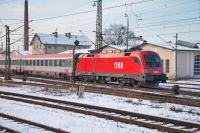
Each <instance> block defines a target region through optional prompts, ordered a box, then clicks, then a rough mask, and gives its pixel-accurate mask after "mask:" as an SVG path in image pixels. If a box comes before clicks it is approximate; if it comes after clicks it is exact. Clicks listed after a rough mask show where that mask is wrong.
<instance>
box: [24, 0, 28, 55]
mask: <svg viewBox="0 0 200 133" xmlns="http://www.w3.org/2000/svg"><path fill="white" fill-rule="evenodd" d="M28 50H29V21H28V0H25V2H24V51H28Z"/></svg>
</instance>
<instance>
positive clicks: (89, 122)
mask: <svg viewBox="0 0 200 133" xmlns="http://www.w3.org/2000/svg"><path fill="white" fill-rule="evenodd" d="M0 105H1V109H0V110H1V112H4V113H5V112H6V113H8V114H10V115H14V116H17V117H22V118H24V119H27V120H31V121H35V122H38V123H43V124H47V125H49V126H53V127H57V128H60V129H62V130H66V131H69V132H73V133H120V132H121V133H133V132H138V133H139V132H158V131H157V130H153V129H147V128H143V127H138V126H135V125H128V124H123V123H118V122H114V121H109V120H105V119H101V118H97V117H93V116H87V115H83V114H78V113H72V112H67V111H62V110H58V109H52V108H47V107H42V106H37V105H30V104H26V103H19V102H15V101H9V100H1V101H0ZM0 123H1V125H3V123H2V121H1V120H0ZM16 129H17V130H20V132H27V130H30V129H28V127H27V128H23V129H18V127H17V128H16Z"/></svg>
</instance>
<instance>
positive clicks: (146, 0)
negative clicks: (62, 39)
mask: <svg viewBox="0 0 200 133" xmlns="http://www.w3.org/2000/svg"><path fill="white" fill-rule="evenodd" d="M150 1H153V0H143V1H138V2H131V3H128V4H126V5H125V4H121V5H115V6H110V7H106V8H103V10H110V9H114V8H119V7H124V6H131V5H134V4H141V3H146V2H150ZM91 12H96V10H88V11H82V12H77V13H71V14H65V15H58V16H53V17H46V18H39V19H33V20H32V21H41V20H49V19H56V18H63V17H68V16H74V15H81V14H87V13H91Z"/></svg>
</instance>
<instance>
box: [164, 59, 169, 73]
mask: <svg viewBox="0 0 200 133" xmlns="http://www.w3.org/2000/svg"><path fill="white" fill-rule="evenodd" d="M165 68H166V73H169V59H167V60H166V67H165Z"/></svg>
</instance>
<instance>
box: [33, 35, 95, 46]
mask: <svg viewBox="0 0 200 133" xmlns="http://www.w3.org/2000/svg"><path fill="white" fill-rule="evenodd" d="M35 36H37V37H39V39H40V41H41V43H42V44H44V45H48V44H58V45H74V42H75V41H76V40H78V41H79V45H89V46H91V45H92V42H91V41H90V40H89V39H88V38H87V37H86V36H84V35H70V37H69V36H65V35H64V34H58V36H57V37H56V36H55V35H53V34H46V33H37V34H35ZM35 36H34V38H35ZM34 38H33V39H34Z"/></svg>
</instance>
